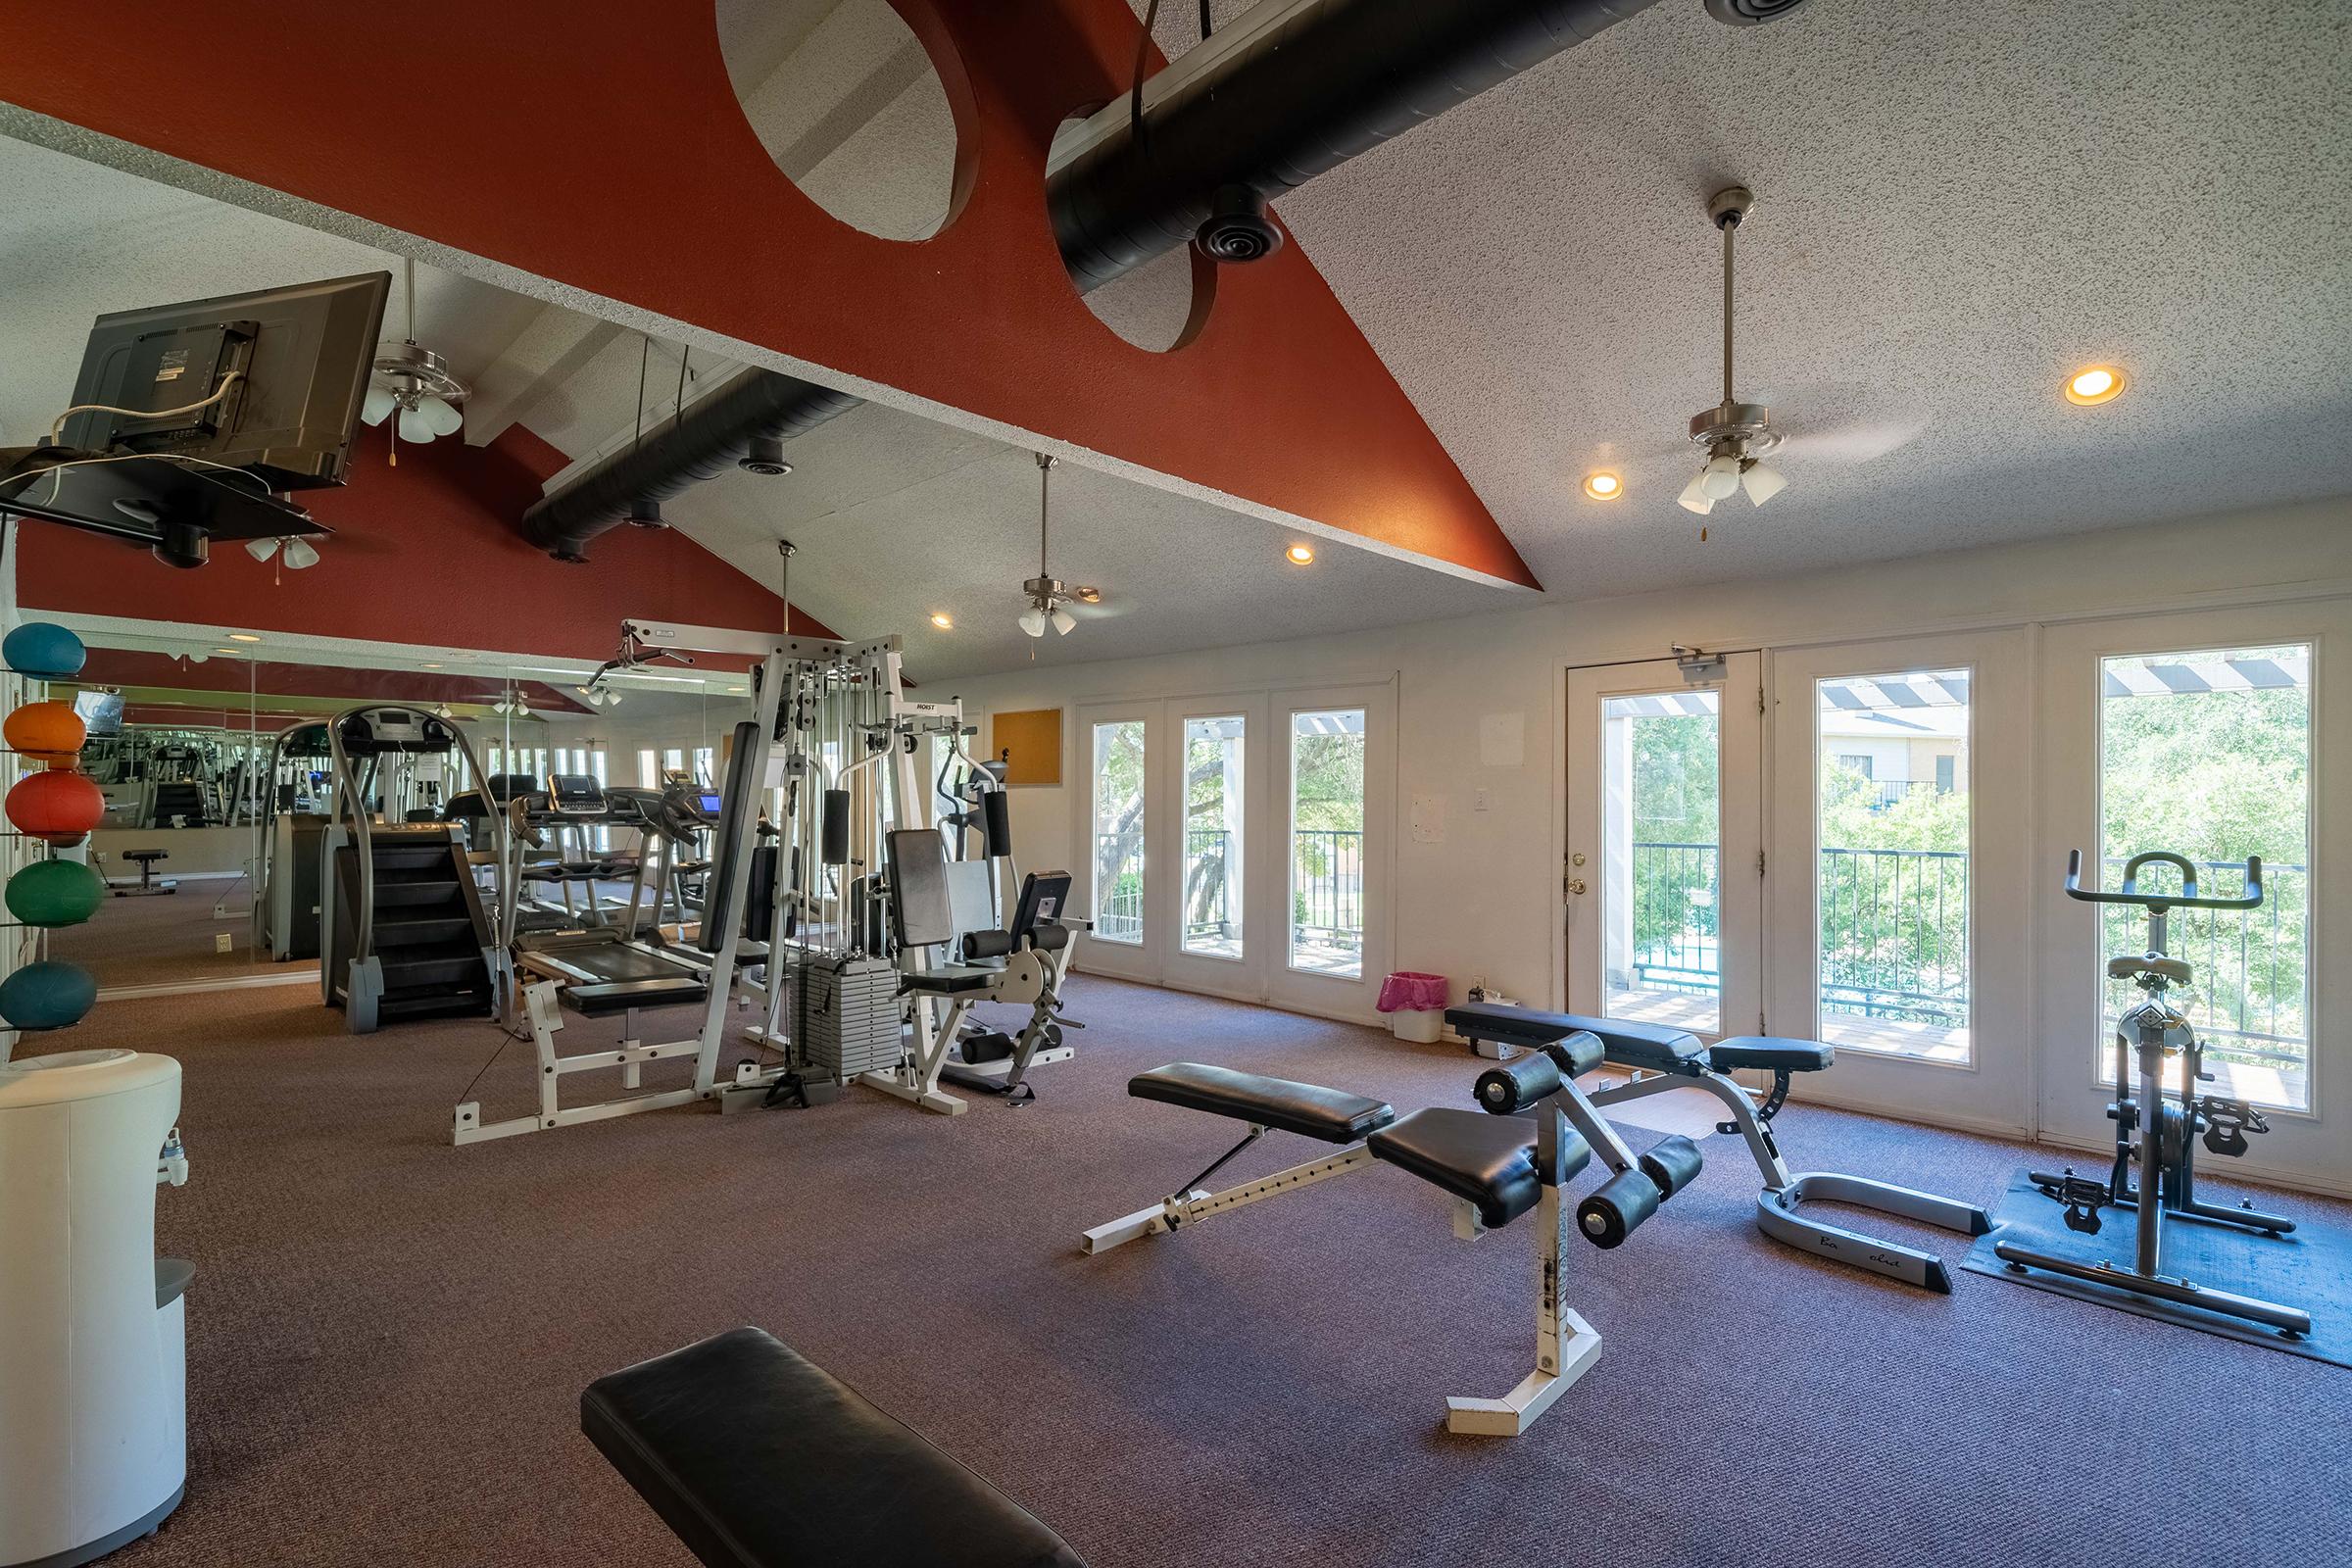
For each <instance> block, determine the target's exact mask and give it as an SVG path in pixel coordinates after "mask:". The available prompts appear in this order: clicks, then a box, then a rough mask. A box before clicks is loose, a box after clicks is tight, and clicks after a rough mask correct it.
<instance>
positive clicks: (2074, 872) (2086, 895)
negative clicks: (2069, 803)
mask: <svg viewBox="0 0 2352 1568" xmlns="http://www.w3.org/2000/svg"><path fill="white" fill-rule="evenodd" d="M2152 860H2156V861H2162V862H2163V863H2164V864H2166V865H2169V866H2172V867H2174V868H2175V869H2176V870H2178V871H2179V872H2180V892H2178V893H2142V892H2140V891H2139V868H2140V867H2141V866H2143V865H2146V864H2147V863H2149V862H2150V861H2152ZM2066 896H2067V897H2068V898H2070V899H2081V900H2082V902H2083V903H2084V904H2136V905H2138V906H2140V907H2142V908H2145V909H2148V910H2151V911H2154V912H2159V913H2161V912H2162V911H2164V910H2166V909H2251V908H2253V907H2256V906H2257V905H2259V904H2261V903H2262V857H2261V856H2259V855H2249V856H2247V857H2246V888H2245V891H2244V892H2243V893H2241V894H2239V895H2238V896H2237V897H2236V898H2234V899H2207V898H2200V897H2199V896H2198V894H2197V867H2196V864H2195V862H2193V861H2192V860H2190V859H2189V858H2188V857H2186V856H2184V855H2175V854H2173V853H2171V852H2170V851H2168V850H2150V851H2148V852H2147V853H2146V854H2145V855H2134V856H2133V857H2131V858H2130V859H2129V860H2126V861H2125V862H2124V881H2123V885H2122V886H2121V887H2119V888H2117V889H2116V890H2115V891H2114V892H2113V893H2101V892H2099V891H2098V890H2097V889H2095V888H2085V887H2083V886H2082V851H2081V850H2069V851H2067V852H2066Z"/></svg>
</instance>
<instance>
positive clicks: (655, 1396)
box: [580, 1328, 1085, 1568]
mask: <svg viewBox="0 0 2352 1568" xmlns="http://www.w3.org/2000/svg"><path fill="white" fill-rule="evenodd" d="M580 1430H581V1431H582V1432H585V1433H586V1434H587V1435H588V1437H589V1439H590V1440H591V1441H592V1442H594V1443H595V1445H596V1446H598V1447H599V1448H601V1449H603V1450H604V1454H605V1457H606V1458H608V1459H610V1460H612V1461H613V1468H614V1469H615V1470H618V1471H619V1472H620V1473H621V1475H622V1477H623V1478H625V1479H626V1480H627V1481H628V1483H629V1485H630V1486H632V1487H635V1488H636V1489H637V1493H638V1495H640V1496H642V1497H644V1498H645V1500H646V1501H647V1502H649V1503H651V1504H652V1505H653V1509H654V1512H656V1513H658V1514H660V1515H661V1516H662V1523H663V1524H665V1525H667V1526H669V1528H670V1530H671V1532H672V1533H673V1534H675V1535H676V1536H677V1538H678V1540H679V1541H681V1542H682V1543H684V1544H685V1545H686V1547H687V1549H688V1550H690V1551H692V1552H693V1553H694V1554H695V1556H696V1557H698V1558H699V1559H701V1560H702V1561H703V1562H706V1563H708V1564H711V1568H1085V1563H1084V1562H1083V1560H1082V1559H1081V1558H1080V1557H1079V1556H1078V1554H1077V1553H1076V1552H1074V1551H1072V1550H1071V1549H1070V1547H1069V1545H1068V1544H1066V1543H1065V1542H1063V1541H1062V1539H1061V1538H1060V1537H1059V1536H1057V1535H1055V1534H1054V1532H1053V1531H1052V1530H1049V1529H1048V1528H1046V1526H1045V1525H1044V1524H1042V1523H1040V1522H1039V1521H1038V1519H1037V1518H1036V1517H1035V1516H1034V1515H1032V1514H1030V1513H1029V1512H1028V1511H1027V1510H1026V1509H1024V1508H1022V1507H1021V1506H1020V1505H1019V1504H1018V1503H1015V1502H1014V1501H1012V1499H1011V1498H1009V1497H1007V1496H1005V1495H1004V1494H1003V1493H1001V1492H999V1491H997V1489H996V1488H994V1487H992V1486H990V1485H989V1484H988V1483H987V1482H985V1481H983V1480H981V1479H980V1478H979V1477H978V1476H976V1475H974V1474H973V1473H972V1472H971V1471H969V1470H967V1469H965V1468H964V1467H963V1466H962V1465H961V1464H958V1463H957V1462H956V1460H955V1459H954V1458H952V1457H951V1456H949V1455H948V1454H947V1453H945V1452H943V1451H942V1450H941V1449H939V1448H937V1447H935V1446H932V1445H931V1443H930V1442H928V1441H927V1440H926V1439H924V1438H923V1436H922V1435H921V1434H920V1433H917V1432H915V1431H914V1430H913V1429H911V1428H909V1427H907V1426H906V1425H904V1424H903V1423H901V1422H899V1421H896V1420H894V1419H892V1418H891V1417H890V1416H888V1415H885V1414H884V1413H883V1412H882V1411H881V1410H879V1409H877V1408H875V1407H874V1406H873V1405H872V1404H870V1403H868V1402H867V1401H866V1400H865V1398H864V1397H862V1396H860V1395H859V1394H858V1392H857V1391H856V1390H855V1389H852V1388H850V1387H849V1386H848V1385H846V1384H844V1383H841V1382H839V1381H838V1380H836V1379H835V1378H834V1377H833V1376H832V1375H831V1374H829V1373H827V1372H825V1371H824V1370H823V1369H822V1368H820V1367H817V1366H815V1365H813V1364H811V1363H810V1362H809V1361H807V1360H805V1359H803V1358H802V1357H801V1356H800V1355H799V1354H797V1353H796V1352H794V1351H793V1350H792V1349H791V1348H789V1347H787V1346H785V1345H784V1344H783V1343H782V1342H781V1341H779V1340H776V1339H774V1338H772V1337H771V1336H769V1335H767V1334H765V1333H763V1332H761V1331H760V1330H759V1329H753V1328H742V1329H730V1330H729V1331H727V1332H726V1333H724V1334H720V1335H716V1336H714V1337H712V1338H711V1339H708V1340H704V1341H703V1342H702V1343H700V1344H699V1345H690V1346H688V1347H686V1348H684V1349H682V1350H672V1351H670V1352H669V1353H668V1354H667V1355H662V1356H657V1357H655V1358H654V1359H653V1360H651V1361H644V1362H640V1363H639V1364H637V1365H636V1366H632V1367H628V1368H626V1369H624V1370H622V1371H619V1372H613V1373H608V1374H607V1375H605V1376H604V1377H601V1378H598V1379H597V1380H596V1381H595V1382H594V1383H591V1384H589V1385H588V1388H587V1391H586V1392H585V1393H583V1394H582V1395H581V1396H580Z"/></svg>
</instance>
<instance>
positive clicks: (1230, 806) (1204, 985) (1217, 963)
mask: <svg viewBox="0 0 2352 1568" xmlns="http://www.w3.org/2000/svg"><path fill="white" fill-rule="evenodd" d="M1166 706H1167V733H1168V737H1169V741H1170V745H1169V747H1168V763H1169V778H1168V784H1169V791H1168V794H1169V799H1171V800H1174V801H1178V802H1181V803H1182V804H1181V806H1180V807H1179V809H1178V811H1177V820H1176V822H1175V824H1174V827H1173V833H1174V835H1175V842H1172V843H1171V844H1169V845H1168V847H1167V848H1168V854H1167V857H1166V859H1167V863H1169V864H1170V865H1173V866H1175V867H1176V868H1177V871H1178V874H1177V875H1175V876H1172V877H1170V878H1169V879H1168V880H1167V883H1166V885H1165V886H1164V887H1163V888H1162V889H1161V890H1160V892H1161V897H1162V898H1163V899H1164V900H1165V901H1166V902H1167V904H1168V906H1169V907H1167V908H1166V909H1165V910H1163V911H1162V919H1163V920H1164V922H1165V924H1166V928H1167V932H1168V937H1169V941H1168V949H1169V951H1168V953H1167V956H1166V969H1167V973H1168V976H1169V978H1170V979H1171V980H1172V981H1174V982H1175V983H1177V984H1180V985H1182V986H1184V987H1185V988H1186V989H1187V990H1193V991H1206V992H1212V993H1216V994H1218V995H1222V996H1232V997H1245V998H1248V999H1250V1000H1252V1001H1254V1000H1256V999H1257V998H1258V997H1260V996H1262V995H1263V994H1264V978H1263V976H1264V971H1265V963H1264V954H1265V950H1266V949H1267V947H1268V946H1269V944H1268V943H1267V942H1266V941H1265V940H1263V939H1264V936H1265V933H1264V932H1262V931H1259V930H1257V929H1254V922H1252V921H1251V920H1250V897H1249V888H1250V878H1251V877H1252V876H1253V875H1258V874H1260V873H1258V872H1256V871H1255V870H1254V869H1253V867H1254V865H1255V863H1256V861H1257V860H1258V858H1259V857H1260V855H1261V854H1262V853H1263V852H1262V851H1261V850H1260V849H1259V847H1258V845H1257V843H1256V838H1257V836H1258V829H1259V825H1260V820H1261V817H1262V811H1261V809H1260V804H1261V803H1262V802H1263V800H1264V799H1265V783H1266V781H1265V771H1266V767H1265V760H1264V756H1263V754H1264V752H1265V746H1264V742H1263V735H1264V730H1265V712H1266V702H1265V699H1264V698H1263V697H1262V696H1256V695H1250V696H1242V697H1235V696H1230V695H1228V696H1219V697H1198V698H1176V699H1172V700H1170V701H1169V702H1168V704H1167V705H1166Z"/></svg>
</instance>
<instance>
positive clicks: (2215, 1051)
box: [2095, 643, 2312, 1110]
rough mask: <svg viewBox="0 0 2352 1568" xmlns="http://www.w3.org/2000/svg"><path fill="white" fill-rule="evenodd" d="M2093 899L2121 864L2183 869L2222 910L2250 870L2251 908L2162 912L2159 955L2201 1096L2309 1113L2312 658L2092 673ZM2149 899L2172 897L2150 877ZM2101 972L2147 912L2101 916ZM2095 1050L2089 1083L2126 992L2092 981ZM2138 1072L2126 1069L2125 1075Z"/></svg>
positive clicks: (2102, 1068) (2162, 658)
mask: <svg viewBox="0 0 2352 1568" xmlns="http://www.w3.org/2000/svg"><path fill="white" fill-rule="evenodd" d="M2099 692H2100V701H2099V852H2100V854H2101V855H2102V856H2103V857H2104V858H2105V859H2106V864H2104V865H2103V866H2101V867H2100V869H2099V885H2100V886H2102V887H2108V888H2112V887H2114V886H2115V885H2116V883H2117V882H2118V881H2120V880H2121V878H2122V875H2123V863H2124V861H2125V860H2126V859H2128V858H2130V857H2131V856H2134V855H2138V854H2142V853H2144V852H2146V851H2148V850H2169V851H2171V852H2172V853H2173V854H2175V855H2181V856H2186V857H2187V858H2189V859H2191V860H2193V861H2195V862H2196V863H2197V867H2198V875H2197V881H2198V891H2199V892H2201V893H2206V894H2218V895H2222V896H2225V897H2234V896H2235V895H2236V894H2237V893H2238V892H2239V891H2240V889H2241V888H2242V887H2243V886H2244V878H2245V868H2246V857H2247V856H2249V855H2259V856H2261V857H2262V867H2263V882H2264V890H2263V891H2264V897H2263V902H2262V905H2261V906H2260V907H2258V908H2253V909H2245V910H2231V909H2175V910H2174V911H2173V912H2172V915H2171V917H2170V926H2171V929H2170V932H2169V935H2168V938H2167V948H2168V951H2169V952H2170V953H2171V954H2172V956H2174V957H2176V958H2185V959H2186V960H2187V961H2188V963H2189V964H2190V966H2191V969H2192V971H2193V974H2194V979H2193V980H2192V981H2191V982H2190V983H2189V984H2188V985H2186V986H2175V987H2173V988H2172V991H2171V992H2170V997H2171V1000H2172V1002H2173V1004H2174V1005H2176V1006H2178V1007H2180V1010H2181V1011H2183V1012H2185V1013H2186V1014H2187V1015H2188V1017H2189V1020H2190V1022H2191V1023H2193V1024H2194V1025H2195V1026H2196V1031H2197V1038H2198V1040H2199V1041H2200V1042H2202V1043H2203V1045H2204V1047H2205V1066H2206V1070H2207V1071H2208V1072H2210V1073H2212V1074H2213V1075H2214V1081H2213V1083H2212V1084H2211V1085H2210V1086H2205V1085H2200V1086H2199V1089H2198V1092H2199V1093H2201V1094H2213V1095H2219V1096H2221V1097H2222V1098H2224V1099H2230V1100H2252V1101H2256V1102H2258V1103H2262V1104H2266V1105H2278V1106H2283V1107H2286V1108H2290V1109H2294V1110H2304V1109H2308V1108H2309V1106H2310V1103H2311V1027H2310V1025H2311V1011H2310V1002H2309V998H2310V974H2311V968H2310V947H2309V944H2310V936H2311V870H2310V867H2311V853H2310V845H2311V747H2312V733H2311V730H2312V709H2311V646H2310V645H2309V644H2308V643H2299V644H2294V645H2291V646H2288V647H2279V648H2218V649H2210V650H2206V651H2202V652H2197V653H2184V654H2147V655H2130V656H2125V657H2121V658H2115V659H2108V660H2104V661H2102V662H2101V668H2100V671H2099ZM2149 871H2150V873H2151V879H2150V880H2149V881H2148V885H2150V886H2155V887H2172V886H2176V885H2177V883H2176V882H2175V881H2173V880H2171V873H2163V872H2161V870H2160V868H2158V867H2150V868H2149ZM2100 915H2101V919H2100V937H2101V941H2100V944H2099V949H2100V968H2101V972H2102V973H2104V971H2105V959H2106V958H2107V957H2108V956H2113V955H2115V954H2122V953H2130V954H2138V953H2144V952H2145V951H2146V950H2147V945H2148V920H2147V914H2146V911H2144V910H2143V909H2140V908H2139V907H2136V906H2132V905H2107V906H2104V907H2102V908H2101V910H2100ZM2104 996H2105V1000H2106V1011H2105V1017H2104V1019H2103V1020H2102V1022H2101V1025H2100V1033H2099V1037H2098V1039H2097V1041H2096V1043H2095V1044H2096V1049H2097V1052H2098V1056H2097V1060H2098V1072H2099V1078H2100V1081H2102V1082H2109V1083H2111V1082H2113V1081H2114V1076H2115V1062H2114V1055H2113V1052H2112V1049H2111V1047H2110V1046H2109V1044H2108V1040H2109V1036H2110V1035H2111V1033H2112V1030H2113V1021H2114V1019H2115V1017H2116V1016H2117V1014H2119V1013H2122V1012H2124V1011H2126V1010H2128V1009H2130V1008H2131V1007H2132V1006H2135V1005H2137V1004H2138V1003H2139V1001H2140V1000H2141V999H2140V994H2139V992H2138V991H2137V990H2136V989H2135V988H2134V987H2133V986H2132V984H2131V981H2130V980H2110V981H2106V982H2105V989H2104ZM2127 1070H2135V1069H2127Z"/></svg>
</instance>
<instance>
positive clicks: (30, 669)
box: [0, 620, 90, 680]
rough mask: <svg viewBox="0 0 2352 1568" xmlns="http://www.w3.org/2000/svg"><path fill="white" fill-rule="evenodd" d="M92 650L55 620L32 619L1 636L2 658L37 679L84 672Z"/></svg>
mask: <svg viewBox="0 0 2352 1568" xmlns="http://www.w3.org/2000/svg"><path fill="white" fill-rule="evenodd" d="M89 657H90V651H89V650H88V649H86V648H84V647H82V646H81V639H80V638H78V637H76V636H74V635H73V633H72V632H70V631H68V630H66V628H65V627H63V626H60V625H59V624H57V623H56V622H55V621H51V620H28V621H26V622H25V624H24V625H22V626H19V627H18V628H17V629H16V630H15V631H12V632H10V633H9V634H8V635H7V636H6V637H0V662H5V663H6V664H7V665H8V667H9V668H11V669H13V670H15V671H16V672H17V673H18V674H20V675H29V676H31V677H32V678H33V679H34V680H64V679H66V678H68V677H69V676H73V675H78V674H80V673H81V666H82V663H83V662H84V661H85V660H87V659H88V658H89Z"/></svg>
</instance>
